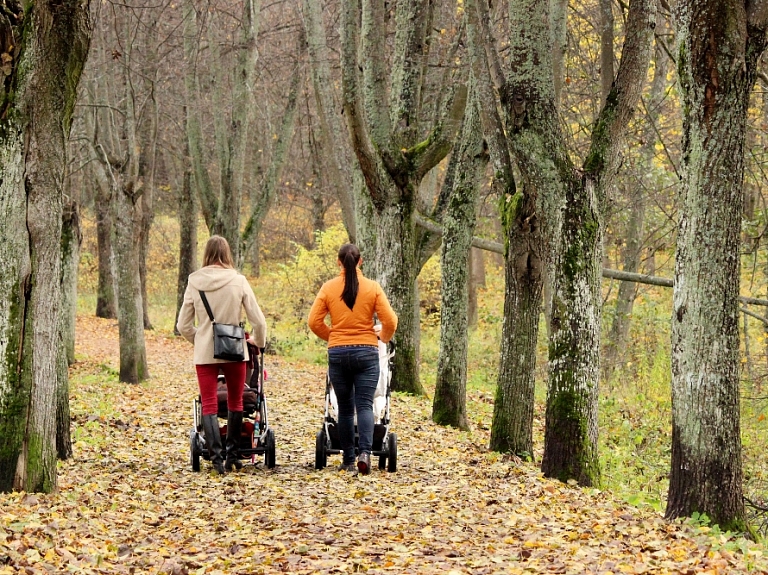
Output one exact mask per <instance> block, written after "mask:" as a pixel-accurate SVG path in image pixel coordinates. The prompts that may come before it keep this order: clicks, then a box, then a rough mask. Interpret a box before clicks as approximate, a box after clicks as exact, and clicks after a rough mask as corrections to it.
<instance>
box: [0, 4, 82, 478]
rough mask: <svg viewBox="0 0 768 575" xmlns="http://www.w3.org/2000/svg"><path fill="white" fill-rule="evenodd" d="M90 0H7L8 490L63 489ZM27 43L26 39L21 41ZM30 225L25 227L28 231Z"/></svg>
mask: <svg viewBox="0 0 768 575" xmlns="http://www.w3.org/2000/svg"><path fill="white" fill-rule="evenodd" d="M88 22H89V20H88V5H87V3H86V4H85V5H83V4H82V3H81V2H79V1H78V2H64V4H61V3H52V2H37V3H34V4H29V5H28V6H27V7H26V11H25V12H23V13H22V11H21V8H20V7H19V6H18V5H16V4H12V5H10V6H9V5H6V6H5V8H4V17H3V22H2V24H0V27H1V28H2V34H0V38H2V40H0V42H2V43H3V45H2V46H0V48H2V51H3V52H4V53H5V54H13V58H14V59H13V60H12V61H10V62H8V64H9V66H10V68H11V72H10V77H9V78H7V79H6V82H8V83H7V84H6V85H7V86H10V85H12V86H14V91H13V92H12V93H3V94H2V98H0V101H2V102H3V104H2V105H3V116H4V117H5V118H6V119H5V123H4V125H3V131H2V134H0V158H2V160H1V161H0V172H2V174H3V178H2V182H0V200H1V201H2V204H3V210H2V215H0V220H1V221H0V262H2V266H0V293H2V294H3V298H2V299H3V301H4V302H5V303H4V308H5V313H3V314H2V316H1V317H0V340H2V341H3V342H4V344H3V346H2V349H1V350H0V354H1V355H2V357H0V382H2V384H0V490H2V491H10V490H12V489H15V490H24V491H44V492H50V491H53V490H54V489H55V488H56V406H57V401H56V389H57V383H58V377H57V361H56V359H57V355H58V354H59V352H60V349H61V347H60V345H61V344H60V340H59V330H60V324H59V310H60V294H59V290H60V287H61V255H62V254H61V227H62V195H63V178H64V170H65V165H66V161H65V156H66V148H65V146H66V139H67V137H68V133H69V128H70V123H71V117H72V110H73V108H74V102H75V97H76V91H77V84H78V82H79V78H80V73H81V71H82V67H83V64H84V62H85V58H86V55H87V53H88V39H89V33H88V32H89V30H88ZM17 43H18V45H16V44H17ZM19 230H26V233H19Z"/></svg>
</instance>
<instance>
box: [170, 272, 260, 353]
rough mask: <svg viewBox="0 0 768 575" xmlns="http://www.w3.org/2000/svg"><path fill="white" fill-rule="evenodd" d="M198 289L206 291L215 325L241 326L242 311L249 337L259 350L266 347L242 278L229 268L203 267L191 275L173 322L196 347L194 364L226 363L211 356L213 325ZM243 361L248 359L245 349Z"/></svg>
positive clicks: (256, 310) (256, 311) (249, 290)
mask: <svg viewBox="0 0 768 575" xmlns="http://www.w3.org/2000/svg"><path fill="white" fill-rule="evenodd" d="M199 290H203V291H204V292H205V297H206V298H207V299H208V305H210V306H211V311H212V312H213V317H214V319H215V320H216V323H228V324H233V325H236V324H238V323H240V321H241V319H242V313H243V309H244V310H245V315H246V317H247V318H248V322H249V323H250V324H251V337H252V338H253V339H254V341H255V342H256V345H257V346H258V347H260V348H263V347H264V346H265V345H266V342H267V322H266V320H265V319H264V314H263V313H262V312H261V308H260V307H259V304H258V303H257V302H256V296H254V295H253V289H252V288H251V284H249V283H248V280H247V279H245V276H243V275H241V274H239V273H237V271H236V270H233V269H231V268H222V267H219V266H206V267H204V268H201V269H199V270H197V271H196V272H194V273H192V274H190V276H189V282H188V284H187V290H186V292H184V303H183V304H182V306H181V310H180V311H179V321H178V322H177V323H176V329H178V330H179V333H180V334H181V335H183V336H184V337H185V338H186V339H187V340H188V341H190V342H192V343H193V344H195V355H194V361H195V364H196V365H197V364H205V363H226V360H223V359H214V357H213V326H212V325H211V320H210V319H209V318H208V313H207V312H206V311H205V306H204V305H203V300H202V299H201V298H200V291H199ZM195 318H197V327H195ZM246 348H247V346H246ZM245 359H246V360H247V359H248V350H247V349H246V350H245Z"/></svg>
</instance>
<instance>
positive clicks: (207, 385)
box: [195, 361, 247, 415]
mask: <svg viewBox="0 0 768 575" xmlns="http://www.w3.org/2000/svg"><path fill="white" fill-rule="evenodd" d="M246 364H247V362H245V361H238V362H227V363H203V364H198V365H196V366H195V369H196V370H197V383H198V385H199V386H200V400H201V401H202V403H203V415H213V414H215V413H218V411H219V400H218V397H217V395H216V387H217V381H216V380H217V378H218V376H219V370H221V371H222V372H223V373H224V378H225V379H226V381H227V409H228V410H229V411H243V388H244V387H245V366H246Z"/></svg>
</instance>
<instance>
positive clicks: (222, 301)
mask: <svg viewBox="0 0 768 575" xmlns="http://www.w3.org/2000/svg"><path fill="white" fill-rule="evenodd" d="M202 294H205V296H204V297H205V299H206V300H207V302H208V306H209V307H210V309H211V311H212V314H213V317H214V319H215V320H216V323H217V324H232V325H235V324H239V323H240V320H241V318H242V313H243V310H245V315H246V317H247V318H248V322H249V323H250V324H251V335H250V337H249V339H248V341H249V342H251V343H252V344H254V345H255V346H256V347H257V348H259V349H263V348H264V346H265V345H266V339H267V322H266V320H265V319H264V314H263V313H262V312H261V308H259V304H258V303H257V301H256V296H254V294H253V289H252V288H251V285H250V284H249V283H248V280H247V279H246V278H245V276H243V275H242V274H239V273H238V272H237V270H235V266H234V264H233V263H232V252H231V250H230V249H229V243H227V240H226V239H224V238H223V237H221V236H211V238H210V239H209V240H208V243H207V244H206V245H205V252H204V254H203V267H202V268H200V269H199V270H197V271H196V272H194V273H192V274H190V276H189V282H188V284H187V289H186V292H185V293H184V303H183V304H182V306H181V310H180V311H179V319H178V321H177V323H176V329H178V331H179V333H180V334H181V335H182V336H184V337H185V338H186V339H187V340H188V341H190V342H191V343H193V344H194V345H195V352H194V362H195V369H196V371H197V383H198V386H199V388H200V400H201V403H202V408H203V431H204V433H205V442H206V446H207V448H208V453H209V455H210V459H211V463H212V465H213V468H214V469H215V470H216V472H217V473H219V474H220V475H223V474H224V473H225V470H232V468H233V467H235V468H237V469H240V468H241V467H242V466H243V464H242V463H241V462H240V457H239V441H240V427H241V425H242V423H243V388H244V386H245V368H246V364H247V362H248V348H247V346H245V345H244V346H243V347H244V361H227V360H222V359H215V358H214V357H213V354H214V347H213V322H212V321H211V318H210V317H209V314H208V311H207V310H206V305H205V303H204V302H203V295H202ZM195 320H197V327H195ZM219 370H221V371H223V372H224V377H225V379H226V382H227V443H226V446H227V455H226V461H223V458H222V444H221V434H220V432H219V422H218V416H217V413H218V399H217V395H216V387H217V379H218V375H219Z"/></svg>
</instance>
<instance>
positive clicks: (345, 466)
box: [338, 461, 357, 473]
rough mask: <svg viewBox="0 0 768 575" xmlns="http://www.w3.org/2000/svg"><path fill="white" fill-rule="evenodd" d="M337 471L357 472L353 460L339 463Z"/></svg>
mask: <svg viewBox="0 0 768 575" xmlns="http://www.w3.org/2000/svg"><path fill="white" fill-rule="evenodd" d="M338 469H339V471H352V472H354V473H357V468H356V467H355V463H354V461H353V462H352V463H342V464H341V465H339V468H338Z"/></svg>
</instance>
